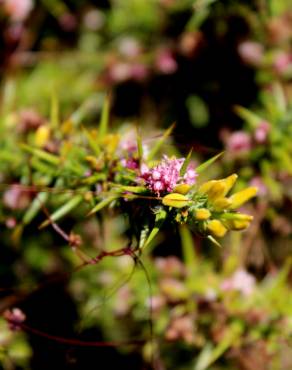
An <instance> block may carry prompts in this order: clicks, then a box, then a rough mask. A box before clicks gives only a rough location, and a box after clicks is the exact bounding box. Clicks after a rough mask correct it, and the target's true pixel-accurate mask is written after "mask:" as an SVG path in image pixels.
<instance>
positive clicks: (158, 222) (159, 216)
mask: <svg viewBox="0 0 292 370" xmlns="http://www.w3.org/2000/svg"><path fill="white" fill-rule="evenodd" d="M166 217H167V212H166V211H165V210H164V209H160V211H159V212H157V213H156V217H155V224H154V227H153V229H152V230H151V232H150V234H149V236H148V238H147V240H146V241H145V243H144V245H143V246H142V248H145V247H146V246H147V245H149V244H150V243H151V242H152V240H153V239H154V238H155V236H156V235H157V234H158V232H159V230H160V228H161V226H162V225H163V223H164V221H165V219H166Z"/></svg>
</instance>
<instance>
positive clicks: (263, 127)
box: [254, 121, 271, 144]
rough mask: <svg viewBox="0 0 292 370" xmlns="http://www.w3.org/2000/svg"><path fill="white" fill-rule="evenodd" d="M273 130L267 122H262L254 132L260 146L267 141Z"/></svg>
mask: <svg viewBox="0 0 292 370" xmlns="http://www.w3.org/2000/svg"><path fill="white" fill-rule="evenodd" d="M270 130H271V125H270V123H269V122H267V121H262V122H260V124H259V125H258V127H257V128H256V130H255V132H254V138H255V141H256V142H257V143H258V144H263V143H265V142H266V141H267V137H268V133H269V132H270Z"/></svg>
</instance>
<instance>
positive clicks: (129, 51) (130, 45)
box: [118, 37, 141, 58]
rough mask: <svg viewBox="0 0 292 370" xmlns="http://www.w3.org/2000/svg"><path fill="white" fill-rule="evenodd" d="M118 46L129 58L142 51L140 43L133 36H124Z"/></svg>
mask: <svg viewBox="0 0 292 370" xmlns="http://www.w3.org/2000/svg"><path fill="white" fill-rule="evenodd" d="M118 48H119V52H120V53H121V54H123V55H124V56H125V57H128V58H134V57H137V56H138V55H139V54H140V52H141V46H140V43H139V42H138V40H136V39H135V38H133V37H123V38H122V39H121V40H120V42H119V46H118Z"/></svg>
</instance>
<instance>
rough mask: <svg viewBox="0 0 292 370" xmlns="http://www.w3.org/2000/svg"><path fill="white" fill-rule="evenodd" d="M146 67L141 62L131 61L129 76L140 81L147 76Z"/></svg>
mask: <svg viewBox="0 0 292 370" xmlns="http://www.w3.org/2000/svg"><path fill="white" fill-rule="evenodd" d="M148 74H149V71H148V68H147V67H146V66H145V65H144V64H141V63H133V64H132V65H131V78H132V79H133V80H135V81H138V82H141V81H144V80H145V79H146V78H147V77H148Z"/></svg>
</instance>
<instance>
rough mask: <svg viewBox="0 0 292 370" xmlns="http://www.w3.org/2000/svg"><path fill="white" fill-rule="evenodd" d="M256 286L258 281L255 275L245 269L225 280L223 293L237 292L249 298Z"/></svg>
mask: <svg viewBox="0 0 292 370" xmlns="http://www.w3.org/2000/svg"><path fill="white" fill-rule="evenodd" d="M255 285H256V280H255V278H254V276H253V275H251V274H250V273H249V272H247V271H246V270H243V269H239V270H237V271H235V272H234V274H233V275H232V276H231V277H229V278H228V279H225V280H223V282H222V284H221V289H222V290H223V291H232V290H237V291H239V292H240V293H242V295H244V296H249V295H251V294H252V293H253V291H254V289H255Z"/></svg>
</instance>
